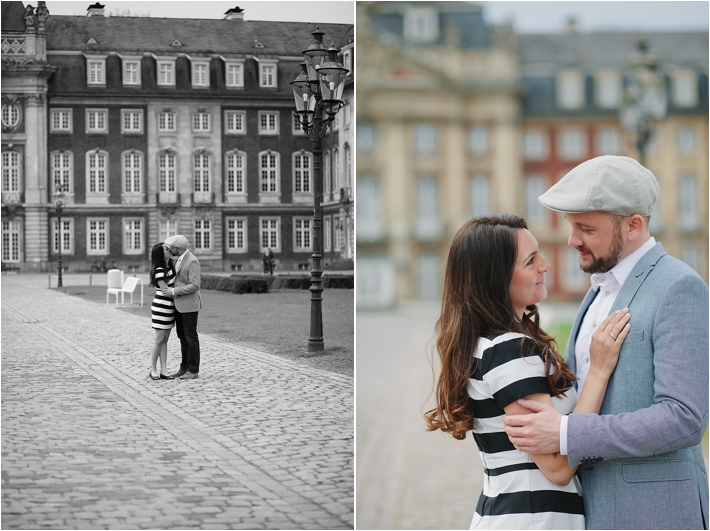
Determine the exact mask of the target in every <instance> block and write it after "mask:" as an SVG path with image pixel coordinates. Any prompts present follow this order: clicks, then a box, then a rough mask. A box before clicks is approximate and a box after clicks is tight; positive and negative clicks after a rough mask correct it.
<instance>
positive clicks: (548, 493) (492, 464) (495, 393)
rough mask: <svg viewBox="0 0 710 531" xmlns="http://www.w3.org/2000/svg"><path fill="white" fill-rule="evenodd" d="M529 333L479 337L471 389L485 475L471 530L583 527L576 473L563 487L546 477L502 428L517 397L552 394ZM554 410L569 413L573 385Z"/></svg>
mask: <svg viewBox="0 0 710 531" xmlns="http://www.w3.org/2000/svg"><path fill="white" fill-rule="evenodd" d="M525 337H526V336H524V335H522V334H517V333H506V334H501V335H491V336H488V337H481V338H480V339H479V340H478V344H477V345H476V359H477V361H476V366H475V370H474V373H473V377H472V378H470V379H469V381H468V385H467V389H468V394H469V396H470V397H471V398H472V399H473V411H474V413H473V414H474V423H473V437H474V439H475V440H476V444H477V446H478V450H479V454H480V455H481V460H482V461H483V467H484V477H483V492H482V493H481V496H480V498H479V500H478V505H477V506H476V513H475V514H474V516H473V520H472V521H471V529H584V506H583V504H582V496H581V488H580V486H579V482H578V481H577V478H576V477H575V478H574V479H573V480H572V481H571V482H570V483H569V484H568V485H567V486H564V487H561V486H559V485H556V484H554V483H553V482H552V481H550V480H549V479H547V478H546V477H545V475H544V474H543V473H542V472H541V471H540V470H539V469H538V468H537V465H536V464H535V463H534V461H533V460H532V459H531V458H530V455H529V454H527V453H525V452H521V451H519V450H516V449H515V447H514V446H513V444H512V443H511V442H510V440H509V439H508V436H507V435H506V433H505V431H504V430H503V415H504V414H505V411H504V410H503V408H504V407H505V406H507V405H508V404H511V403H512V402H514V401H515V400H517V399H518V398H523V397H525V396H527V395H531V394H534V393H549V392H550V389H549V386H548V385H547V381H546V379H545V364H544V362H543V361H542V358H541V357H540V356H539V353H538V352H539V351H536V350H535V348H534V344H533V343H532V342H531V341H526V342H525V347H524V349H523V350H522V351H521V340H523V338H525ZM552 403H553V404H554V406H555V409H556V410H557V411H558V412H560V413H561V414H563V415H565V414H567V413H570V412H571V411H572V410H573V409H574V406H575V404H576V403H577V392H576V390H575V389H574V388H572V389H570V390H569V391H567V392H566V393H565V394H564V395H560V396H559V397H552Z"/></svg>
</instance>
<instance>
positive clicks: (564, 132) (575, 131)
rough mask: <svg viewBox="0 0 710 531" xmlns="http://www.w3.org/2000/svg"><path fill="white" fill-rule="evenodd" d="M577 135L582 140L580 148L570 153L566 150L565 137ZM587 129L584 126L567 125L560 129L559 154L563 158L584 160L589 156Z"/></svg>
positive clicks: (558, 138) (558, 139)
mask: <svg viewBox="0 0 710 531" xmlns="http://www.w3.org/2000/svg"><path fill="white" fill-rule="evenodd" d="M572 136H577V137H579V140H580V150H579V151H578V152H574V153H570V152H567V151H566V150H565V139H566V138H568V137H572ZM587 142H588V138H587V131H586V129H583V128H582V127H565V128H561V129H560V130H559V131H558V136H557V155H558V157H559V158H560V159H561V160H582V159H584V158H585V157H586V156H587V152H588V145H587Z"/></svg>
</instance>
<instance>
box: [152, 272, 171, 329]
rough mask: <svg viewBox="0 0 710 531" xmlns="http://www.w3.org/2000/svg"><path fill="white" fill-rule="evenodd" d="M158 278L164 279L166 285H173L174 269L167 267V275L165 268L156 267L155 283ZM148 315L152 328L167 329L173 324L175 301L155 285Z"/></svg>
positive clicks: (156, 283)
mask: <svg viewBox="0 0 710 531" xmlns="http://www.w3.org/2000/svg"><path fill="white" fill-rule="evenodd" d="M159 280H164V281H165V282H166V283H167V284H168V287H171V288H172V287H173V284H175V271H174V270H173V269H172V268H169V269H168V273H167V275H166V274H165V269H163V268H162V267H157V268H156V269H155V285H156V286H157V285H158V281H159ZM150 315H151V320H152V323H153V328H156V329H158V330H169V329H170V328H172V327H173V326H174V325H175V303H174V302H173V299H171V298H170V297H166V296H164V295H163V293H162V292H161V291H160V288H157V287H156V291H155V297H154V298H153V302H152V303H151V305H150Z"/></svg>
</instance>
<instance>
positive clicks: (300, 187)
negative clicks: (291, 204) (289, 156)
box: [293, 152, 313, 194]
mask: <svg viewBox="0 0 710 531" xmlns="http://www.w3.org/2000/svg"><path fill="white" fill-rule="evenodd" d="M312 166H313V155H311V154H310V153H306V152H301V153H294V155H293V179H294V183H293V191H294V192H296V193H304V194H305V193H311V171H312Z"/></svg>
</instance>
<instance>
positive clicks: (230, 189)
mask: <svg viewBox="0 0 710 531" xmlns="http://www.w3.org/2000/svg"><path fill="white" fill-rule="evenodd" d="M246 160H247V156H246V153H243V152H241V151H234V152H231V153H227V193H232V194H243V193H245V189H244V182H245V179H246Z"/></svg>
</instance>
